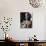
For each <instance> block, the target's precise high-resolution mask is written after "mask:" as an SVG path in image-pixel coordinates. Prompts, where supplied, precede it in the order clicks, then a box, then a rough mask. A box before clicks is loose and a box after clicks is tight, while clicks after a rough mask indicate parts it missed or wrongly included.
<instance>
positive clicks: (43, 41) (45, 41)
mask: <svg viewBox="0 0 46 46" xmlns="http://www.w3.org/2000/svg"><path fill="white" fill-rule="evenodd" d="M7 41H11V42H21V43H22V42H25V43H27V42H34V43H36V42H39V43H40V42H41V43H46V40H38V41H33V40H7Z"/></svg>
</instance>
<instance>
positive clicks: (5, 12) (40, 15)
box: [0, 0, 46, 40]
mask: <svg viewBox="0 0 46 46" xmlns="http://www.w3.org/2000/svg"><path fill="white" fill-rule="evenodd" d="M20 12H30V13H31V14H32V16H33V27H32V28H31V29H21V28H20ZM45 12H46V6H45V5H44V4H43V5H42V7H40V8H33V7H32V6H31V5H30V4H29V1H28V0H0V18H1V17H3V16H6V17H12V18H13V20H12V21H13V22H12V26H11V29H10V31H8V33H10V35H12V36H13V37H14V38H16V39H17V40H28V39H29V37H32V36H33V35H34V34H36V35H37V39H39V40H46V39H45V34H46V33H45V30H46V29H45V27H46V26H45V16H46V13H45ZM2 33H3V32H2V31H0V35H2ZM3 34H4V33H3ZM2 38H3V39H4V37H2V36H0V39H2Z"/></svg>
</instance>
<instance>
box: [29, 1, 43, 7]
mask: <svg viewBox="0 0 46 46" xmlns="http://www.w3.org/2000/svg"><path fill="white" fill-rule="evenodd" d="M42 1H43V0H29V3H30V4H31V5H32V7H34V8H38V7H40V5H42V3H43V2H42Z"/></svg>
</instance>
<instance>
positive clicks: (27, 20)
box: [20, 12, 32, 28]
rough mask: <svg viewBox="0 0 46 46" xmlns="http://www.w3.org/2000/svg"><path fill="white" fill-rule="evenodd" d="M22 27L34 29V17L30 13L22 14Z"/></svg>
mask: <svg viewBox="0 0 46 46" xmlns="http://www.w3.org/2000/svg"><path fill="white" fill-rule="evenodd" d="M20 27H21V28H32V15H31V13H29V12H20Z"/></svg>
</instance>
